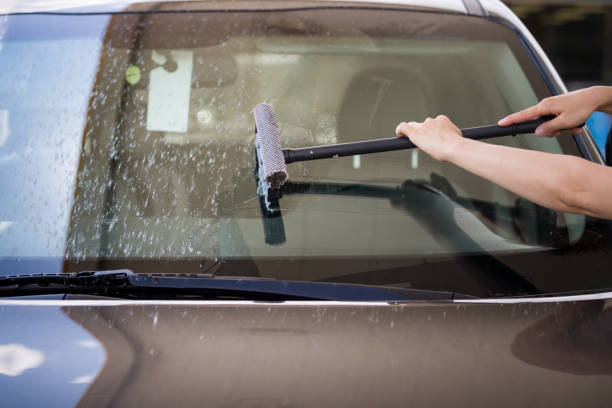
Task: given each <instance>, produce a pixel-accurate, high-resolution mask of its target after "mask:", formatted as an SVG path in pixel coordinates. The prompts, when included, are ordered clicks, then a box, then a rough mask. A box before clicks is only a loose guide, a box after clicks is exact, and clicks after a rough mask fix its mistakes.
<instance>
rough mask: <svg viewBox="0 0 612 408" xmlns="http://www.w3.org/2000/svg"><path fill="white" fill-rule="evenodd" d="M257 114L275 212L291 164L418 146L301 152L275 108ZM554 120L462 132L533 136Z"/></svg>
mask: <svg viewBox="0 0 612 408" xmlns="http://www.w3.org/2000/svg"><path fill="white" fill-rule="evenodd" d="M253 114H254V116H255V126H256V129H255V148H256V151H257V165H258V179H259V186H258V194H259V195H260V196H263V197H264V198H265V206H266V208H267V209H268V210H272V211H273V209H274V207H275V205H276V204H277V203H278V199H279V198H280V195H281V191H280V188H281V187H282V185H283V184H284V183H285V181H286V180H287V178H288V177H289V174H288V173H287V164H289V163H294V162H300V161H308V160H319V159H329V158H332V157H343V156H354V155H357V154H371V153H380V152H388V151H393V150H403V149H411V148H414V147H416V146H415V145H414V143H412V142H411V141H410V139H408V138H406V137H391V138H388V139H375V140H366V141H361V142H350V143H339V144H332V145H324V146H314V147H304V148H301V149H283V148H282V146H281V141H280V136H279V133H278V122H277V120H276V116H275V114H274V110H273V109H272V106H271V105H269V104H267V103H261V104H259V105H257V106H255V108H254V109H253ZM553 118H554V116H543V117H540V118H537V119H533V120H529V121H526V122H522V123H515V124H513V125H510V126H498V125H489V126H478V127H472V128H466V129H461V133H462V134H463V137H466V138H469V139H474V140H478V139H488V138H492V137H500V136H516V135H519V134H525V133H533V132H534V131H535V129H536V128H537V127H538V126H540V125H541V124H542V123H544V122H547V121H549V120H551V119H553Z"/></svg>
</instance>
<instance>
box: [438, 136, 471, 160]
mask: <svg viewBox="0 0 612 408" xmlns="http://www.w3.org/2000/svg"><path fill="white" fill-rule="evenodd" d="M471 141H472V140H471V139H466V138H465V137H463V136H459V137H457V138H456V139H455V140H453V141H452V142H451V143H449V144H448V145H447V149H446V152H445V155H444V157H442V161H446V162H449V163H454V164H456V160H457V157H460V156H461V155H462V152H464V151H465V149H466V146H467V145H468V144H469V142H471Z"/></svg>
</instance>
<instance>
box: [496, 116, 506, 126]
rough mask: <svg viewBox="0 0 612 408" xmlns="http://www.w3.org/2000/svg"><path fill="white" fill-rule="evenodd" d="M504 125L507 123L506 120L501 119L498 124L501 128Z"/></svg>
mask: <svg viewBox="0 0 612 408" xmlns="http://www.w3.org/2000/svg"><path fill="white" fill-rule="evenodd" d="M504 123H506V118H503V119H500V120H499V122H497V124H498V125H499V126H504Z"/></svg>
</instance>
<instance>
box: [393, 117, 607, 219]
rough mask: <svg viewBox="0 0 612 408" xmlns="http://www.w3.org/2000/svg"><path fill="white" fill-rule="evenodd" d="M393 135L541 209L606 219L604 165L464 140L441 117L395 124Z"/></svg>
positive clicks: (576, 158) (445, 118)
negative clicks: (408, 140) (395, 133)
mask: <svg viewBox="0 0 612 408" xmlns="http://www.w3.org/2000/svg"><path fill="white" fill-rule="evenodd" d="M536 116H537V115H536ZM396 132H397V134H398V136H407V137H408V138H410V140H411V141H412V142H413V143H414V144H415V145H417V146H418V147H419V148H421V149H422V150H424V151H425V152H426V153H428V154H429V155H431V156H432V157H434V158H435V159H437V160H443V161H449V162H451V163H454V164H456V165H457V166H459V167H462V168H464V169H466V170H468V171H470V172H472V173H474V174H477V175H479V176H481V177H484V178H485V179H487V180H489V181H491V182H493V183H496V184H499V185H500V186H502V187H504V188H506V189H507V190H510V191H512V192H514V193H516V194H518V195H520V196H523V197H525V198H527V199H529V200H531V201H534V202H536V203H538V204H540V205H542V206H545V207H548V208H552V209H555V210H560V211H565V212H572V213H580V214H588V215H593V216H596V217H601V218H608V219H612V168H610V167H606V166H601V165H597V164H594V163H591V162H589V161H587V160H584V159H581V158H578V157H574V156H565V155H558V154H550V153H544V152H538V151H530V150H522V149H516V148H512V147H506V146H497V145H492V144H488V143H483V142H479V141H475V140H470V139H465V138H463V137H462V136H461V132H460V131H459V129H458V128H457V127H456V126H455V125H454V124H453V123H452V122H451V121H450V120H449V119H448V118H447V117H446V116H438V117H437V118H436V119H430V118H428V119H427V120H426V121H425V122H423V123H416V122H411V123H401V124H400V125H399V126H398V127H397V130H396Z"/></svg>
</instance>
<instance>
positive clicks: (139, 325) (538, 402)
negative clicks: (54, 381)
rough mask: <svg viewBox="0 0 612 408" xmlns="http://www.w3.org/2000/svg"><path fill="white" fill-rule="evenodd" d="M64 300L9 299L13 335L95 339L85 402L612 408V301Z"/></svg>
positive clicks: (4, 310) (0, 320) (2, 312)
mask: <svg viewBox="0 0 612 408" xmlns="http://www.w3.org/2000/svg"><path fill="white" fill-rule="evenodd" d="M64 303H65V304H71V303H70V302H64ZM61 304H63V303H62V302H61V301H59V302H55V303H53V305H52V306H31V307H23V306H17V305H7V304H5V305H3V306H2V307H1V308H0V333H3V334H0V339H1V338H3V337H6V335H5V334H6V333H7V332H8V331H10V330H15V329H16V327H15V326H14V325H11V324H5V322H11V321H14V320H15V318H18V319H19V321H23V322H30V324H31V325H33V327H34V329H35V330H34V331H35V332H37V335H38V336H41V337H44V338H47V339H49V342H50V343H49V350H48V352H51V351H53V350H54V349H55V350H66V349H65V347H64V348H62V345H63V344H62V342H65V339H63V338H60V337H56V336H57V327H58V326H59V325H61V324H66V322H63V323H62V322H61V321H60V320H62V319H64V320H68V319H71V320H72V321H74V322H76V323H77V324H78V325H79V326H80V327H81V328H82V330H83V331H85V332H86V334H90V335H92V336H93V337H94V338H95V339H96V342H97V343H98V347H103V349H104V350H105V352H106V361H105V362H104V365H103V368H102V369H100V370H99V372H97V373H96V375H95V379H93V378H92V379H91V380H92V382H91V384H90V385H89V386H88V388H87V390H86V391H85V392H84V393H83V391H82V390H76V389H75V390H74V392H75V398H78V399H80V402H79V404H78V405H79V406H82V407H94V406H95V407H99V406H214V407H312V406H341V407H370V406H448V405H458V406H530V407H536V406H541V407H550V406H602V407H603V406H609V405H610V401H609V400H610V398H609V397H611V396H612V392H611V391H610V390H612V377H611V376H610V375H611V374H612V342H611V341H610V339H612V314H611V309H610V305H612V303H611V301H610V299H599V300H588V301H577V302H554V303H521V304H453V303H439V304H431V303H429V304H426V303H413V304H402V305H391V304H384V303H379V304H367V303H366V304H346V305H343V304H339V303H335V304H334V303H329V304H325V303H321V304H312V305H309V304H308V303H307V302H303V303H298V304H283V303H269V304H265V303H264V304H257V303H250V302H247V303H239V302H235V303H233V304H232V303H229V304H215V303H209V304H206V303H198V304H194V305H188V304H187V303H186V302H183V303H161V304H157V305H155V304H153V303H152V302H151V303H150V304H143V303H139V304H135V305H133V304H130V303H129V302H119V304H116V303H113V302H111V303H106V304H105V303H104V302H102V305H97V306H96V305H95V303H93V302H91V303H90V304H91V305H74V306H72V305H71V306H63V307H62V306H60V305H61ZM49 309H57V310H61V312H62V313H61V315H60V314H57V316H58V317H56V319H57V321H52V322H49V321H45V320H43V319H40V318H39V319H37V318H36V317H37V316H42V314H41V313H44V312H45V311H47V312H48V311H49ZM9 317H10V318H9ZM24 324H25V323H24ZM26 341H27V339H26ZM2 343H4V342H2V341H0V344H2ZM26 346H27V344H26ZM70 353H72V351H69V350H68V351H65V355H64V356H63V357H64V358H66V359H68V358H70ZM91 358H92V357H91V356H89V355H88V354H87V353H85V354H83V355H82V358H81V360H80V362H81V364H83V365H84V366H85V365H89V366H91V362H90V361H89V360H91ZM56 361H58V362H57V363H56V364H58V365H59V367H56V369H59V370H61V364H62V363H61V359H59V360H56ZM45 364H46V363H43V364H42V365H41V366H40V367H37V368H32V369H31V370H32V371H35V370H42V369H44V367H45ZM26 372H27V371H26ZM11 380H13V378H10V377H6V376H3V375H0V390H1V391H2V392H3V395H6V394H5V393H6V392H12V393H13V394H15V393H16V394H22V395H23V398H24V400H22V401H23V402H27V401H30V402H31V403H30V404H28V403H25V404H24V405H38V404H36V402H37V401H38V402H40V401H41V400H40V399H38V400H37V399H36V398H41V397H44V401H45V405H46V406H59V405H58V404H55V403H54V402H55V401H56V399H57V398H59V396H60V394H54V393H50V394H48V395H44V396H40V395H39V396H38V397H36V393H33V392H32V391H33V390H34V389H35V384H27V385H25V386H23V387H22V388H12V389H9V381H11ZM62 392H67V391H66V390H62ZM32 398H34V400H32ZM28 399H29V400H28Z"/></svg>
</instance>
